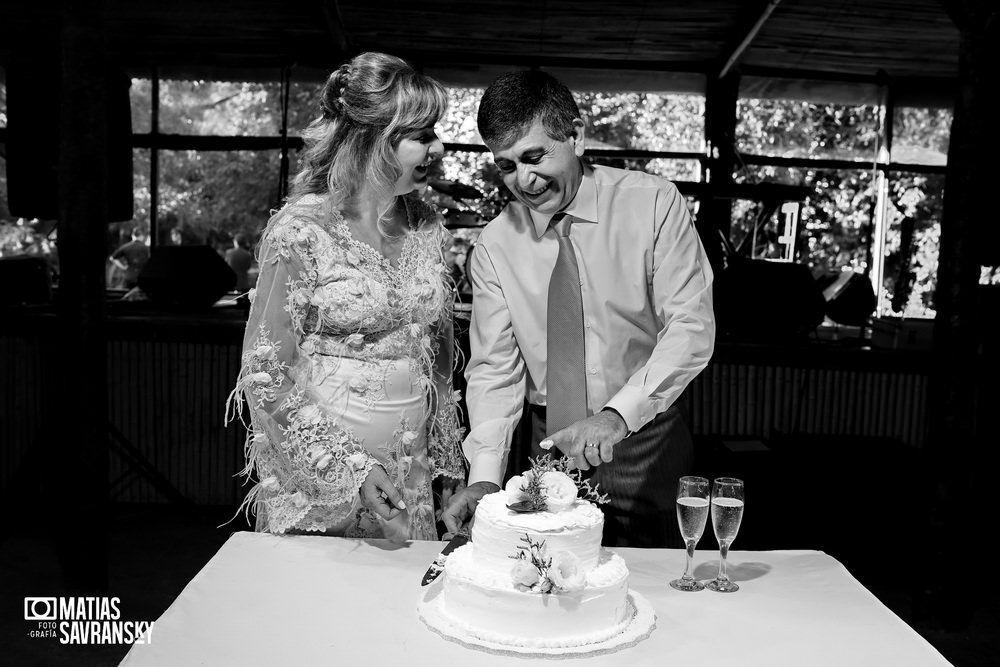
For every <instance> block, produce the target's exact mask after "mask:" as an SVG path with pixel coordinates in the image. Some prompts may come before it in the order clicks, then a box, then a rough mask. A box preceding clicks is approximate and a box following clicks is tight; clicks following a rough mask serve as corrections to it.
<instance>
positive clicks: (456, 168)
mask: <svg viewBox="0 0 1000 667" xmlns="http://www.w3.org/2000/svg"><path fill="white" fill-rule="evenodd" d="M320 88H321V84H319V83H314V82H313V83H296V82H293V83H292V84H291V86H290V93H289V105H288V119H287V126H288V134H289V135H290V136H297V135H300V134H301V132H302V130H303V129H305V127H306V126H307V125H308V124H309V122H310V121H312V120H313V119H314V118H315V117H316V116H317V115H318V105H317V102H318V99H317V98H318V93H319V90H320ZM482 92H483V91H482V89H475V88H452V89H450V90H449V94H450V101H451V106H450V109H449V113H448V115H447V117H446V118H444V119H443V120H442V122H441V123H440V125H439V134H440V136H441V138H442V140H444V141H445V142H451V143H464V144H474V145H475V144H481V143H482V141H481V139H480V137H479V134H478V131H477V129H476V112H477V110H478V105H479V98H480V96H481V95H482ZM5 95H6V91H5V88H4V86H3V85H2V84H0V126H3V125H5V117H4V111H5V108H6V104H5V102H6V100H5ZM151 95H152V85H151V82H150V81H149V80H146V79H135V80H133V82H132V101H133V104H132V122H133V128H134V131H135V132H140V133H142V132H148V131H150V126H151V123H152V118H151V114H152V103H151ZM577 101H578V103H579V105H580V109H581V113H582V114H583V116H584V117H585V118H584V120H585V121H586V123H587V143H588V147H590V148H599V149H603V150H605V151H607V150H615V149H635V150H644V151H674V152H690V153H701V152H703V151H704V150H705V145H704V112H705V108H704V98H702V97H701V96H697V95H658V94H651V93H603V92H584V93H580V94H578V95H577ZM282 114H283V111H282V104H281V86H280V84H278V83H251V82H225V81H172V80H163V81H161V82H160V99H159V127H158V132H160V133H161V134H176V135H228V136H277V135H279V134H280V132H281V128H282V122H283V118H282ZM737 120H738V123H737V131H736V137H735V148H736V149H737V150H738V151H739V152H740V153H743V154H750V155H764V156H778V157H792V158H836V159H842V160H854V161H857V168H849V169H816V168H809V167H808V165H804V166H797V167H759V166H755V167H750V166H745V165H744V166H741V168H740V169H739V171H738V173H737V174H736V175H735V177H736V179H737V180H738V181H740V182H745V183H758V182H778V183H787V184H792V185H805V186H808V187H809V188H810V189H811V190H812V194H810V195H809V197H808V198H807V199H806V200H805V202H804V203H803V208H802V213H801V221H800V225H799V237H798V240H797V246H796V250H797V257H798V260H799V261H801V262H804V263H806V264H807V265H809V266H810V267H811V268H812V269H813V271H814V273H816V274H817V275H818V274H821V273H825V272H836V271H840V270H842V269H853V270H857V271H865V270H870V268H871V266H872V264H871V263H872V262H878V261H884V262H885V264H884V276H885V279H884V282H883V289H884V298H883V304H884V306H885V307H886V308H887V309H888V310H889V311H890V312H893V313H895V314H899V315H905V316H915V315H923V316H927V315H932V314H933V289H934V282H935V274H936V267H937V240H938V237H939V234H940V217H941V202H942V195H943V186H944V179H943V177H942V176H935V175H926V174H924V175H921V174H915V173H902V172H893V173H891V174H890V176H889V183H888V187H887V192H888V196H887V198H886V205H887V229H886V248H885V257H884V258H870V257H869V256H868V252H869V251H868V247H869V246H868V239H867V235H868V234H869V233H870V232H871V231H872V220H873V215H874V212H875V206H876V205H877V198H876V196H875V178H876V172H875V170H874V169H873V165H874V163H875V161H876V158H877V157H878V155H879V151H880V149H882V150H884V149H885V148H886V147H884V146H882V145H881V144H880V137H881V136H882V134H881V128H880V126H879V124H880V120H881V119H880V110H879V108H878V107H875V106H871V105H854V106H851V105H835V104H816V103H809V102H800V101H793V100H761V99H743V100H740V102H739V104H738V108H737ZM893 123H894V133H893V137H894V138H893V146H892V154H891V158H892V160H893V161H894V162H914V163H920V164H937V165H942V164H944V161H945V155H946V153H947V148H948V134H949V130H950V124H951V113H950V111H948V110H941V109H916V108H902V109H897V110H896V112H895V114H894V116H893ZM158 154H159V158H158V159H159V163H158V166H159V173H160V176H159V179H160V180H159V184H158V185H159V190H158V192H159V201H158V206H159V211H158V219H159V220H160V221H161V223H160V226H161V237H160V239H159V240H160V241H161V242H169V240H168V239H169V236H170V232H171V229H172V228H178V229H180V230H182V231H183V232H184V235H185V238H186V240H187V241H189V242H202V243H204V242H210V243H211V242H216V243H225V242H226V241H227V240H228V238H230V237H231V236H232V235H234V234H235V233H236V232H239V231H243V232H249V233H250V234H256V233H257V232H259V230H260V229H262V228H263V225H264V223H265V222H266V220H267V218H268V217H269V214H270V211H271V210H272V209H273V208H275V207H276V206H278V205H279V204H280V203H281V202H280V201H279V192H280V188H279V185H280V183H279V167H280V153H279V151H277V150H267V151H191V150H160V151H158ZM297 157H298V156H297V154H296V153H295V152H294V151H293V152H292V153H291V154H290V155H289V158H290V163H291V164H290V169H289V174H290V175H294V173H295V166H296V161H297ZM882 158H885V155H884V153H883V155H882ZM590 159H592V160H593V161H594V162H600V163H604V164H612V165H616V166H623V167H626V168H630V169H642V170H645V171H649V172H651V173H656V174H659V175H662V176H664V177H666V178H670V179H672V180H688V181H698V180H700V179H701V165H700V162H699V160H698V159H696V158H691V159H681V158H653V159H646V158H643V159H638V158H617V157H600V158H590ZM134 165H135V210H136V213H135V219H134V220H133V221H132V222H131V223H125V224H123V225H118V226H120V227H121V228H122V231H123V233H124V231H125V230H126V229H128V228H131V227H135V226H138V227H139V228H140V229H143V228H148V225H149V219H150V205H151V198H150V187H149V175H150V166H151V165H150V151H149V150H148V149H136V150H135V154H134ZM434 168H435V171H434V172H433V173H432V177H435V178H442V179H446V180H451V181H457V182H461V183H464V184H468V185H472V186H474V187H475V188H476V189H478V190H479V191H480V192H481V193H482V194H483V195H484V196H483V197H482V198H477V199H455V198H452V197H449V196H447V195H445V194H442V193H440V192H436V191H434V190H433V189H430V190H428V192H427V195H426V196H427V198H428V199H430V200H432V201H433V202H434V203H436V204H438V205H439V206H441V207H442V208H445V209H451V210H452V211H464V212H471V213H474V214H476V215H478V216H479V217H480V218H481V219H483V220H488V219H490V218H492V217H493V216H495V215H496V214H497V213H498V212H499V210H500V209H501V208H502V207H503V206H504V205H505V204H506V202H507V201H508V198H509V193H507V192H506V190H505V188H504V186H503V184H502V182H501V179H500V177H499V174H498V173H497V170H496V167H495V166H494V164H493V162H492V159H491V157H490V155H489V153H488V152H483V151H453V152H451V153H449V154H448V155H446V156H445V158H444V159H443V160H442V161H441V162H440V164H438V165H435V167H434ZM755 214H756V208H755V205H754V204H753V203H752V202H749V201H742V202H737V203H736V205H735V206H734V217H733V223H732V235H733V241H734V243H738V242H739V241H740V240H741V238H742V236H744V235H746V234H749V233H751V226H752V221H753V219H754V215H755ZM9 217H10V216H9V212H8V211H7V210H6V183H5V170H4V169H3V168H2V163H0V219H3V218H8V219H9ZM991 279H992V278H991Z"/></svg>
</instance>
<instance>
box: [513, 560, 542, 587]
mask: <svg viewBox="0 0 1000 667" xmlns="http://www.w3.org/2000/svg"><path fill="white" fill-rule="evenodd" d="M510 579H511V581H512V582H513V583H514V586H515V587H516V588H517V589H518V590H521V591H526V590H528V589H530V588H531V587H532V586H534V585H535V584H537V583H538V579H539V576H538V569H537V568H535V566H534V565H532V564H531V563H530V562H528V561H526V560H523V559H518V560H517V562H515V563H514V567H512V568H511V569H510Z"/></svg>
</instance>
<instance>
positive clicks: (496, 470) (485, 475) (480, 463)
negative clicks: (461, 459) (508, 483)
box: [468, 452, 507, 488]
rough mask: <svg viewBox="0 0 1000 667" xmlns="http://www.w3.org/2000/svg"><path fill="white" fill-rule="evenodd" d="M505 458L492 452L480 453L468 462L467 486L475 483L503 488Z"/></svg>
mask: <svg viewBox="0 0 1000 667" xmlns="http://www.w3.org/2000/svg"><path fill="white" fill-rule="evenodd" d="M505 459H506V457H505V456H504V455H503V454H499V455H498V454H494V453H492V452H481V453H480V454H478V455H477V456H476V457H475V458H474V459H473V460H471V461H470V462H469V482H468V483H469V484H470V485H471V484H475V483H476V482H493V483H494V484H496V485H497V486H499V487H500V488H503V484H502V483H501V482H502V478H503V473H504V468H506V467H507V461H506V460H505Z"/></svg>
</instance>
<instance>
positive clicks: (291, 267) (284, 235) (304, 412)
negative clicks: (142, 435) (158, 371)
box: [227, 213, 376, 533]
mask: <svg viewBox="0 0 1000 667" xmlns="http://www.w3.org/2000/svg"><path fill="white" fill-rule="evenodd" d="M278 215H282V214H281V213H279V214H278ZM318 232H319V230H318V229H317V228H316V227H315V226H314V225H311V224H308V223H305V222H302V221H297V220H294V219H293V220H291V221H286V222H279V223H278V224H275V225H272V226H271V227H269V232H268V234H267V235H266V236H265V238H264V240H263V242H262V249H261V256H260V267H261V270H260V276H259V278H258V281H257V288H256V290H255V291H252V292H251V296H252V299H253V301H252V305H251V308H250V316H249V319H248V321H247V329H246V334H245V336H244V341H243V355H242V364H241V368H240V375H239V380H238V383H237V387H236V389H235V390H234V391H233V394H232V395H231V396H230V401H229V406H228V409H227V419H231V418H232V416H230V413H232V415H233V416H235V415H239V416H241V418H242V416H243V412H244V411H243V410H242V408H243V401H244V400H245V401H246V403H247V404H248V407H249V410H248V412H249V415H250V424H249V425H247V428H248V435H247V441H246V459H247V465H246V468H244V470H243V474H244V475H247V476H248V477H250V478H251V480H254V481H255V482H256V483H255V485H254V487H253V489H252V490H251V491H250V493H249V494H248V495H247V497H246V499H245V500H244V506H245V507H247V508H249V507H253V509H254V510H255V511H256V513H257V517H258V530H266V531H269V532H273V533H284V532H286V531H287V530H288V529H290V528H292V527H293V526H296V524H300V522H303V523H304V524H305V525H307V526H308V525H313V524H318V523H319V522H314V521H312V520H311V519H310V517H312V518H315V517H318V516H322V517H323V521H324V522H335V521H337V520H339V519H343V518H346V517H347V516H348V515H349V514H351V513H352V512H353V511H354V510H355V509H356V508H357V507H358V506H359V503H360V500H359V498H358V490H359V488H360V487H361V484H362V483H363V482H364V480H365V478H366V477H367V476H368V473H369V472H370V471H371V469H372V467H374V466H375V465H376V462H375V459H374V458H372V457H371V456H370V455H369V454H368V453H367V451H366V450H365V448H364V446H363V445H362V443H360V442H359V441H358V440H357V438H356V437H354V436H353V434H352V433H351V432H350V431H349V430H347V429H345V428H343V427H342V426H340V425H339V424H338V422H337V420H336V419H334V418H332V417H331V416H330V415H328V414H326V413H325V412H324V411H323V410H322V409H320V407H319V406H318V405H317V404H316V403H315V402H314V401H312V400H311V399H310V392H309V386H308V383H307V379H303V378H298V377H297V374H296V373H295V369H296V368H297V367H298V366H299V365H300V363H299V362H300V361H301V358H302V355H303V352H302V350H301V348H300V343H301V342H302V341H303V338H304V335H305V334H306V333H308V332H309V330H310V329H311V328H312V327H314V326H315V322H314V321H312V320H314V319H315V315H314V314H313V313H314V312H315V311H314V310H312V309H310V303H311V300H312V296H313V292H314V290H315V286H316V280H317V274H316V261H315V258H316V253H317V252H318V250H317V247H316V246H317V239H318V236H317V235H318ZM303 520H305V521H303Z"/></svg>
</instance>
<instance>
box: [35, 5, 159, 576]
mask: <svg viewBox="0 0 1000 667" xmlns="http://www.w3.org/2000/svg"><path fill="white" fill-rule="evenodd" d="M64 7H65V9H64V15H63V21H62V31H61V40H60V41H61V49H60V51H61V70H62V72H61V77H60V80H59V81H60V88H59V90H60V109H59V111H60V117H59V126H58V134H59V166H58V172H57V174H58V187H57V192H58V199H59V203H58V214H59V223H58V230H59V237H58V247H59V289H58V295H57V299H56V313H57V321H58V325H57V326H58V329H59V330H60V331H65V332H72V337H73V344H72V345H64V346H57V351H56V352H55V353H56V354H57V355H58V356H57V361H56V368H57V369H58V374H59V376H60V377H59V379H58V381H57V382H56V384H55V387H54V388H55V395H54V396H53V398H52V406H53V407H54V408H55V409H57V410H58V419H57V421H58V422H59V423H60V425H59V427H57V428H56V431H57V433H60V436H59V438H58V440H57V441H56V442H54V443H52V452H51V454H50V455H49V456H50V458H51V459H52V460H53V462H57V465H58V469H59V478H58V479H55V480H53V493H55V494H56V495H57V496H58V497H59V498H60V499H61V507H62V508H63V510H64V511H68V512H70V513H71V514H72V515H73V516H74V517H76V520H72V521H65V522H62V525H61V526H60V529H59V530H58V531H55V533H56V535H57V537H56V538H55V539H56V544H57V549H56V552H57V555H58V557H59V560H60V562H61V564H62V566H63V568H64V573H65V576H66V579H67V582H68V585H69V589H70V592H71V593H72V594H73V595H81V594H85V593H90V594H93V593H99V592H101V591H106V590H107V588H108V515H109V512H108V465H109V447H108V384H107V346H108V340H107V328H106V327H107V325H106V321H105V296H104V288H105V277H104V271H105V262H106V260H107V247H106V245H105V244H106V241H105V238H106V235H107V224H108V198H107V193H108V169H107V167H108V157H107V156H108V151H107V145H108V96H109V94H108V93H109V79H108V72H107V41H106V32H105V26H106V24H105V10H106V6H105V3H104V1H103V0H79V1H78V2H77V1H74V2H67V3H65V5H64ZM136 389H137V390H140V391H141V389H142V388H136ZM83 545H86V548H81V547H82V546H83Z"/></svg>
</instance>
